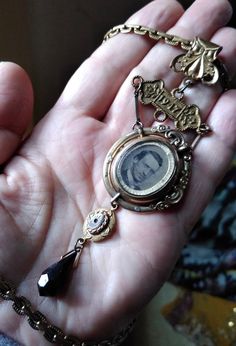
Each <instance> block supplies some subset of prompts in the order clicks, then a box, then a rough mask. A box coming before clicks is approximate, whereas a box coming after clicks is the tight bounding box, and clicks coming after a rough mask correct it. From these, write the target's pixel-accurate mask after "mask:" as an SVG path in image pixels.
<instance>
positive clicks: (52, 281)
mask: <svg viewBox="0 0 236 346" xmlns="http://www.w3.org/2000/svg"><path fill="white" fill-rule="evenodd" d="M76 254H77V252H76V251H73V252H72V253H71V254H69V255H67V256H65V257H63V258H62V259H61V260H60V261H59V262H57V263H54V264H52V265H51V266H50V267H48V268H47V269H46V270H44V271H43V272H42V274H41V276H40V278H39V281H38V290H39V294H40V296H45V297H46V296H55V295H57V293H58V291H59V290H60V289H61V288H62V287H63V286H64V284H65V282H66V280H67V278H68V276H69V274H70V271H71V269H72V267H73V263H74V261H75V257H76Z"/></svg>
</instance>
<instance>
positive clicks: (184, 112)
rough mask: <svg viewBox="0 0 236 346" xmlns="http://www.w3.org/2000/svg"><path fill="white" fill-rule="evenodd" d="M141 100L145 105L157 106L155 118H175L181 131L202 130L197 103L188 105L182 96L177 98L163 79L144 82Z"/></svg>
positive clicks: (175, 122) (176, 125)
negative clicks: (167, 87) (166, 86)
mask: <svg viewBox="0 0 236 346" xmlns="http://www.w3.org/2000/svg"><path fill="white" fill-rule="evenodd" d="M140 101H141V102H142V103H143V104H144V105H148V104H151V105H153V106H154V107H155V108H156V110H155V113H154V118H155V120H157V121H164V120H165V119H166V118H167V117H169V118H170V119H172V120H174V124H175V127H176V129H177V130H179V131H185V130H187V129H194V130H196V131H197V132H200V129H201V128H202V125H203V124H202V121H201V116H200V110H199V108H198V107H197V106H196V105H187V104H186V103H185V102H184V101H183V99H182V98H181V99H180V98H177V97H176V96H175V95H174V92H169V91H168V90H167V89H166V88H165V84H164V82H163V80H155V81H146V82H142V84H141V87H140Z"/></svg>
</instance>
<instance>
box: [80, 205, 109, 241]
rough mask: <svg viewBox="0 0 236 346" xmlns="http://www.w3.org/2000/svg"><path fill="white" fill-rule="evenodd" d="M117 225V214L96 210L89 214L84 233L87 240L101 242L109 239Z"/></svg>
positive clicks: (105, 210)
mask: <svg viewBox="0 0 236 346" xmlns="http://www.w3.org/2000/svg"><path fill="white" fill-rule="evenodd" d="M114 225H115V214H114V212H113V211H112V210H107V209H102V208H100V209H96V210H94V211H92V212H91V213H89V214H88V216H87V218H86V220H85V222H84V226H83V233H84V236H85V238H86V239H89V240H92V241H100V240H103V239H104V238H105V237H107V236H108V235H109V234H110V233H111V231H112V229H113V227H114Z"/></svg>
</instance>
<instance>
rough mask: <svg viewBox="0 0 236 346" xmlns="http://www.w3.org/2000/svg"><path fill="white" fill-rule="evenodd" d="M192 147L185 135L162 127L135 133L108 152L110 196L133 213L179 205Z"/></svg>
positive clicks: (106, 167) (105, 174)
mask: <svg viewBox="0 0 236 346" xmlns="http://www.w3.org/2000/svg"><path fill="white" fill-rule="evenodd" d="M191 159H192V155H191V147H190V146H189V145H188V144H187V143H186V142H185V140H184V137H183V135H182V134H181V133H180V132H178V131H175V130H171V129H170V128H169V127H166V126H164V125H160V126H158V127H154V128H144V129H143V130H142V133H141V134H140V131H138V130H134V131H133V132H131V133H130V134H128V135H126V136H125V137H123V138H121V139H119V140H118V141H117V142H116V143H115V144H114V145H113V146H112V148H111V149H110V151H109V152H108V154H107V156H106V159H105V163H104V170H103V179H104V183H105V186H106V189H107V191H108V192H109V194H110V195H111V196H112V197H114V196H116V195H117V194H119V198H118V200H117V202H118V203H119V204H120V205H121V206H123V207H124V208H126V209H130V210H133V211H138V212H143V211H155V210H164V209H166V208H168V207H169V206H171V205H173V204H176V203H178V202H179V201H180V200H181V199H182V197H183V193H184V190H185V189H186V187H187V184H188V181H189V178H190V171H191Z"/></svg>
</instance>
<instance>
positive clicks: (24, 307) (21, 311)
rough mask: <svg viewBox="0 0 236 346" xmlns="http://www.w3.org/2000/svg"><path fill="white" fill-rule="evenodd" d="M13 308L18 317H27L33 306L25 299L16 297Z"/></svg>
mask: <svg viewBox="0 0 236 346" xmlns="http://www.w3.org/2000/svg"><path fill="white" fill-rule="evenodd" d="M13 301H14V302H13V304H12V307H13V309H14V310H15V312H16V313H17V314H18V315H21V316H22V315H26V314H27V313H28V312H29V308H30V306H31V304H30V302H29V301H28V300H27V299H26V298H25V297H17V296H16V297H14V300H13Z"/></svg>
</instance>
